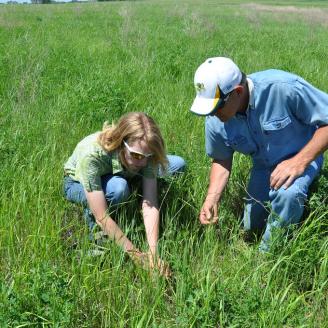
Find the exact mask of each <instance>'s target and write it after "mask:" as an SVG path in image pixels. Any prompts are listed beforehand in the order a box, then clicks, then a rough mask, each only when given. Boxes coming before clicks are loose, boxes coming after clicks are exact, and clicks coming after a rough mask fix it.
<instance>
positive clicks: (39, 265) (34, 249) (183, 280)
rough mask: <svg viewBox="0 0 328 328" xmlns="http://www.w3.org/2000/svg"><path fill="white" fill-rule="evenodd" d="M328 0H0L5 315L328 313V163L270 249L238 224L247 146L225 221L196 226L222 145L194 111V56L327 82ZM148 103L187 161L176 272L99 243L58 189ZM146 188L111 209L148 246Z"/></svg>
mask: <svg viewBox="0 0 328 328" xmlns="http://www.w3.org/2000/svg"><path fill="white" fill-rule="evenodd" d="M286 4H287V5H288V6H286ZM319 6H320V7H319ZM327 10H328V9H327V5H326V3H325V2H324V1H316V2H313V1H284V2H280V3H277V2H275V1H262V3H255V2H254V1H253V2H252V4H248V3H246V2H242V1H231V2H227V1H224V2H221V1H210V0H206V1H196V0H191V1H179V2H176V1H132V2H109V3H85V4H81V3H80V4H79V3H74V4H65V5H19V6H18V5H6V6H4V5H2V6H0V61H1V69H0V97H1V101H0V126H1V128H0V163H1V175H0V186H1V189H0V270H1V275H0V327H70V328H71V327H79V328H81V327H137V328H143V327H162V328H163V327H165V328H166V327H179V328H180V327H243V328H244V327H328V325H327V322H328V315H327V313H328V300H327V297H328V287H327V285H328V278H327V276H328V275H327V273H328V251H327V250H328V238H327V231H328V227H327V224H328V223H327V222H328V221H327V214H328V205H327V192H328V178H327V177H328V173H327V172H328V168H327V166H325V168H324V170H323V175H322V176H321V177H320V179H318V181H316V183H315V184H314V185H313V188H312V190H311V194H310V198H309V202H308V203H307V205H306V211H305V212H306V213H305V215H304V221H303V223H302V224H301V225H300V226H299V227H297V229H295V230H294V231H292V233H291V234H290V235H289V237H288V238H281V239H280V243H277V245H276V246H275V247H274V249H273V251H272V254H267V255H263V254H259V252H258V250H257V248H258V242H256V241H255V242H254V243H250V244H249V243H246V242H245V241H244V238H243V237H244V236H243V234H242V232H241V229H240V217H241V215H242V209H243V196H244V195H245V186H246V185H247V178H248V172H249V168H250V162H249V159H248V158H247V157H245V156H241V155H236V156H235V159H234V167H233V174H232V177H231V181H230V184H229V187H228V189H227V191H226V194H225V199H224V201H223V203H222V205H221V207H220V220H219V223H218V224H217V225H216V226H210V227H201V226H200V224H199V222H198V211H199V208H200V206H201V204H202V200H203V198H204V196H205V193H206V188H207V181H208V179H207V177H208V169H209V166H210V160H209V159H208V158H207V157H206V154H205V148H204V120H203V119H202V118H199V117H196V116H193V115H192V114H190V113H189V112H188V110H189V107H190V105H191V102H192V100H193V97H194V90H193V83H192V81H193V74H194V71H195V69H196V68H197V67H198V65H199V64H200V63H202V62H203V61H204V60H205V59H206V58H207V57H211V56H217V55H221V56H228V57H232V58H233V59H234V60H235V62H236V63H238V64H239V66H240V67H241V68H242V70H243V71H245V72H246V73H251V72H254V71H258V70H263V69H267V68H280V69H285V70H288V71H291V72H294V73H296V74H299V75H301V76H303V77H304V78H305V79H307V80H308V81H309V82H311V83H312V84H314V85H315V86H317V87H318V88H320V89H322V90H324V91H326V92H328V89H327V85H328V71H327V58H326V56H327V47H328V39H327V22H328V11H327ZM136 110H138V111H145V112H147V113H148V114H150V115H151V116H153V117H154V118H155V120H156V121H157V122H158V124H159V125H160V127H161V130H162V132H163V135H164V137H165V140H166V144H167V149H168V152H169V153H173V154H179V155H181V156H183V157H184V158H185V159H186V161H187V162H188V172H187V173H186V174H185V175H184V176H183V177H182V178H179V179H175V180H169V181H161V182H160V192H159V195H160V203H161V223H162V224H161V241H160V253H161V256H162V257H163V258H164V259H165V260H166V261H168V262H169V263H170V265H171V267H172V270H173V272H174V275H173V278H172V279H171V280H168V281H165V280H163V279H161V278H160V277H150V276H149V275H148V273H147V272H144V271H142V270H141V269H138V268H136V267H135V266H134V265H133V264H132V263H131V261H129V260H128V259H127V258H126V257H125V256H124V254H123V253H122V252H121V251H120V249H118V248H117V247H116V246H115V245H114V244H112V243H109V244H108V245H106V247H105V253H104V254H103V255H101V256H98V257H90V256H88V255H89V254H90V250H92V247H93V245H92V244H90V242H89V240H88V234H87V230H86V227H85V225H84V223H83V219H82V211H81V208H79V207H78V206H75V205H73V204H69V203H67V202H66V201H65V200H64V199H63V197H62V178H63V163H64V162H65V161H66V159H67V158H68V157H69V156H70V154H71V152H72V150H73V149H74V147H75V145H76V143H77V142H78V141H79V140H80V139H82V138H83V137H84V136H86V135H87V134H90V133H92V132H94V131H97V130H99V129H100V128H101V127H102V123H103V122H104V121H105V120H109V121H111V120H116V119H117V118H119V117H120V116H121V115H122V114H124V113H127V112H129V111H136ZM287 146H288V145H287ZM326 157H327V156H326ZM139 199H140V198H139V197H132V198H131V199H130V200H129V201H128V202H127V203H126V204H124V205H123V206H121V208H120V209H118V210H117V211H116V213H114V214H115V219H116V220H117V221H118V222H119V223H120V224H121V226H122V227H123V229H124V231H125V232H126V233H127V234H128V235H129V237H130V238H131V239H132V240H133V241H134V242H135V243H136V244H137V245H138V246H139V247H140V248H142V249H145V248H146V244H145V237H144V228H143V224H142V220H141V213H140V206H139V205H140V202H139Z"/></svg>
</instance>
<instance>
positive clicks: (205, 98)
mask: <svg viewBox="0 0 328 328" xmlns="http://www.w3.org/2000/svg"><path fill="white" fill-rule="evenodd" d="M241 80H242V73H241V71H240V69H239V68H238V66H237V65H236V64H235V63H234V62H233V61H232V60H231V59H229V58H226V57H214V58H208V59H206V60H205V62H204V63H203V64H201V65H200V66H199V67H198V68H197V70H196V73H195V77H194V86H195V89H196V98H195V100H194V102H193V104H192V106H191V108H190V110H191V111H192V112H193V113H195V114H197V115H210V114H212V113H213V112H214V111H215V110H216V109H217V108H220V107H222V106H223V105H222V106H220V105H221V104H224V102H225V101H224V98H225V97H226V96H227V95H228V94H229V92H231V91H233V90H234V88H235V87H236V86H237V85H238V84H240V83H241Z"/></svg>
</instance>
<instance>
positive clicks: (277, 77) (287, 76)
mask: <svg viewBox="0 0 328 328" xmlns="http://www.w3.org/2000/svg"><path fill="white" fill-rule="evenodd" d="M247 77H248V78H250V79H251V80H252V82H253V83H254V84H259V83H260V84H276V83H293V82H295V81H296V80H297V79H298V78H299V77H298V76H297V75H295V74H293V73H289V72H286V71H282V70H279V69H268V70H265V71H260V72H256V73H252V74H250V75H248V76H247Z"/></svg>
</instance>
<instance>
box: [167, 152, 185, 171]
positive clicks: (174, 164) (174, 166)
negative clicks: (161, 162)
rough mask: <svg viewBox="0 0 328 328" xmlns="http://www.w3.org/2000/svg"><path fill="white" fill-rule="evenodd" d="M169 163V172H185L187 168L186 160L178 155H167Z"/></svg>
mask: <svg viewBox="0 0 328 328" xmlns="http://www.w3.org/2000/svg"><path fill="white" fill-rule="evenodd" d="M167 158H168V161H169V164H168V173H169V174H176V173H183V172H184V171H185V170H186V166H187V165H186V161H185V160H184V159H183V158H182V157H180V156H177V155H167Z"/></svg>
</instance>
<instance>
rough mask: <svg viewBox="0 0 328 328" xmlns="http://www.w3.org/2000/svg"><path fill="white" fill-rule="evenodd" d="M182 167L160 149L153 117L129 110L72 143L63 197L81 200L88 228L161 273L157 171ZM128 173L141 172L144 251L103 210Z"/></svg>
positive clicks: (121, 195)
mask: <svg viewBox="0 0 328 328" xmlns="http://www.w3.org/2000/svg"><path fill="white" fill-rule="evenodd" d="M184 169H185V162H184V160H183V159H182V158H181V157H179V156H173V155H166V153H165V145H164V141H163V138H162V136H161V132H160V130H159V128H158V126H157V125H156V123H155V122H154V120H153V119H152V118H151V117H149V116H148V115H146V114H144V113H129V114H126V115H124V116H122V117H121V118H120V120H119V121H118V123H117V124H116V125H112V126H109V125H107V124H106V123H105V125H104V128H103V130H102V131H101V132H96V133H94V134H91V135H89V136H87V137H86V138H84V139H83V140H82V141H80V142H79V143H78V145H77V146H76V148H75V150H74V152H73V154H72V155H71V157H70V158H69V159H68V161H67V162H66V163H65V165H64V171H65V177H64V194H65V198H66V199H67V200H69V201H71V202H74V203H80V204H82V205H84V207H85V210H84V213H85V218H86V220H87V223H88V225H89V228H90V229H91V230H93V229H94V227H95V226H96V225H98V226H100V227H101V229H102V231H103V232H104V233H105V234H106V235H107V236H108V238H110V239H112V240H114V241H115V242H116V243H117V244H118V245H119V246H121V247H122V249H123V250H124V251H125V252H127V253H128V254H129V256H130V257H131V258H132V260H133V261H134V262H135V263H137V264H141V265H143V266H147V268H148V269H155V270H159V272H160V273H161V274H163V275H166V276H167V275H169V272H170V270H169V268H168V266H167V265H166V264H165V263H164V262H163V261H162V260H161V259H160V258H159V257H158V256H157V243H158V233H159V232H158V231H159V208H158V201H157V177H158V176H163V175H164V174H165V175H173V174H176V173H181V172H183V171H184ZM134 176H140V177H141V178H142V190H143V192H142V193H143V202H142V214H143V219H144V225H145V230H146V237H147V242H148V245H149V251H148V252H146V253H143V252H141V251H139V250H138V249H137V248H136V247H135V246H134V245H133V244H132V242H131V241H130V240H129V239H128V238H127V236H126V235H125V234H124V233H123V232H122V230H121V229H120V227H119V226H118V225H117V223H116V222H115V221H114V220H113V219H112V218H111V217H110V215H109V211H108V209H109V208H110V207H111V206H114V205H117V204H119V203H122V202H123V201H125V200H126V199H127V198H128V197H129V195H130V189H129V182H130V180H131V178H132V177H134Z"/></svg>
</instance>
